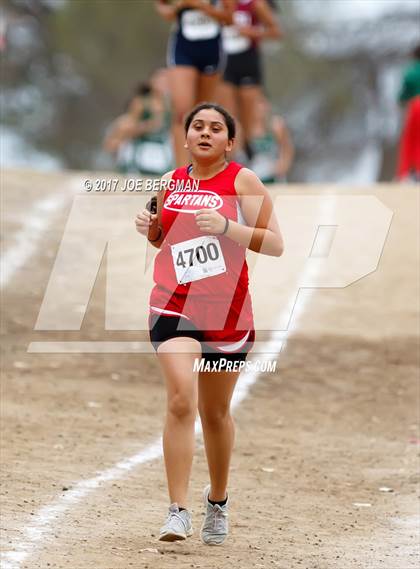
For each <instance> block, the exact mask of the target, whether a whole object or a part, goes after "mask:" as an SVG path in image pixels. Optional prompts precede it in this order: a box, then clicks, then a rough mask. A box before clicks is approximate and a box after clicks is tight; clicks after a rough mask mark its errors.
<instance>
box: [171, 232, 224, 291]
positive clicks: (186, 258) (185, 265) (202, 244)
mask: <svg viewBox="0 0 420 569" xmlns="http://www.w3.org/2000/svg"><path fill="white" fill-rule="evenodd" d="M171 252H172V260H173V264H174V269H175V273H176V278H177V281H178V283H179V284H186V283H190V282H193V281H198V280H200V279H206V278H208V277H213V276H215V275H220V274H222V273H225V272H226V264H225V259H224V257H223V253H222V248H221V246H220V241H219V240H218V238H217V237H215V236H213V235H206V236H204V237H196V238H195V239H189V240H188V241H181V243H176V245H171Z"/></svg>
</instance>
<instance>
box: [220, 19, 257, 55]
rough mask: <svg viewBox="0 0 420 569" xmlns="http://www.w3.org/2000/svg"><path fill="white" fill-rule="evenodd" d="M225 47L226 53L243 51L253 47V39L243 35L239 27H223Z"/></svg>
mask: <svg viewBox="0 0 420 569" xmlns="http://www.w3.org/2000/svg"><path fill="white" fill-rule="evenodd" d="M223 47H224V50H225V52H226V53H229V54H232V55H233V54H235V53H242V52H243V51H246V50H247V49H249V48H250V47H251V40H250V39H249V38H246V37H244V36H241V34H240V33H239V30H238V28H236V27H235V26H228V27H226V28H223Z"/></svg>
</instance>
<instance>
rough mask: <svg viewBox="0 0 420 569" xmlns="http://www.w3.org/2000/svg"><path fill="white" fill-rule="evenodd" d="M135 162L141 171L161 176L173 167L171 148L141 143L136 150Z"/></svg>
mask: <svg viewBox="0 0 420 569" xmlns="http://www.w3.org/2000/svg"><path fill="white" fill-rule="evenodd" d="M135 162H136V166H137V167H138V169H139V170H140V171H142V170H144V171H145V172H155V173H156V174H161V173H163V172H166V171H167V170H168V169H169V167H170V165H171V151H170V148H168V146H166V145H165V144H160V143H159V142H152V141H147V142H141V143H140V144H139V145H138V147H137V150H136V155H135Z"/></svg>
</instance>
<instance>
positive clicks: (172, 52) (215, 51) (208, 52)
mask: <svg viewBox="0 0 420 569" xmlns="http://www.w3.org/2000/svg"><path fill="white" fill-rule="evenodd" d="M167 64H168V67H175V66H177V65H186V66H188V67H195V69H197V70H198V71H199V72H200V73H202V74H203V75H213V74H214V73H222V72H223V70H224V68H225V65H226V56H225V54H224V52H223V49H222V40H221V37H220V35H219V36H218V37H216V38H213V39H209V40H197V41H190V40H187V39H185V38H184V37H183V35H182V34H181V33H180V32H177V33H175V34H173V35H172V36H171V37H170V39H169V45H168V54H167Z"/></svg>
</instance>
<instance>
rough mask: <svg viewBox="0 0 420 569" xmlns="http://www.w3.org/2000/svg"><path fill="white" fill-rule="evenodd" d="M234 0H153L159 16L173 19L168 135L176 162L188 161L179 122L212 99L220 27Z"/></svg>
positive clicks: (219, 64)
mask: <svg viewBox="0 0 420 569" xmlns="http://www.w3.org/2000/svg"><path fill="white" fill-rule="evenodd" d="M233 7H234V0H221V1H218V0H175V1H174V2H170V1H169V0H156V8H157V11H158V13H159V15H160V16H161V17H162V18H164V19H165V20H169V21H174V22H176V26H175V28H174V30H173V32H172V33H171V36H170V38H169V44H168V56H167V59H168V67H169V84H170V92H171V98H172V137H173V144H174V154H175V160H176V164H177V165H178V166H182V165H183V164H185V163H186V162H187V160H188V153H187V152H186V150H185V148H184V136H183V121H184V117H185V115H186V114H187V112H188V111H189V110H190V109H191V108H192V107H193V106H194V105H195V104H197V103H199V102H201V101H208V100H212V99H214V94H215V89H216V87H217V85H218V83H219V81H220V77H221V73H222V72H223V69H224V66H225V57H224V55H223V50H222V40H221V26H222V25H224V24H229V23H231V21H232V14H233Z"/></svg>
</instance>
